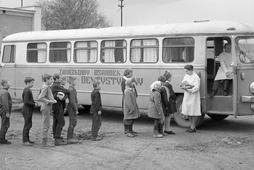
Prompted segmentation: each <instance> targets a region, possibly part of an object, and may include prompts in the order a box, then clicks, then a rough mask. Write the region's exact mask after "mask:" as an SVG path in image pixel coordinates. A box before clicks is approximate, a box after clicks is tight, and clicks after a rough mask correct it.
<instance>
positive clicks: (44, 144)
mask: <svg viewBox="0 0 254 170" xmlns="http://www.w3.org/2000/svg"><path fill="white" fill-rule="evenodd" d="M47 142H48V139H47V138H42V146H43V147H47V146H48V145H47Z"/></svg>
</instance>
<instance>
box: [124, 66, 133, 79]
mask: <svg viewBox="0 0 254 170" xmlns="http://www.w3.org/2000/svg"><path fill="white" fill-rule="evenodd" d="M123 75H124V76H125V77H127V78H130V77H132V76H133V71H132V70H131V69H129V68H127V69H126V70H124V73H123Z"/></svg>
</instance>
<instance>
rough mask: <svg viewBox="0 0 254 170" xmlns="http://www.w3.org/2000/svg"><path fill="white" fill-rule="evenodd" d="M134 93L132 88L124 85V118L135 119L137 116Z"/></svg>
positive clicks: (137, 110)
mask: <svg viewBox="0 0 254 170" xmlns="http://www.w3.org/2000/svg"><path fill="white" fill-rule="evenodd" d="M136 97H137V96H136V94H135V92H134V90H133V88H129V87H126V89H125V90H124V119H125V120H126V119H137V118H138V116H139V109H138V104H137V101H136Z"/></svg>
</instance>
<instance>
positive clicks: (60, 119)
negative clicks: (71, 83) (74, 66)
mask: <svg viewBox="0 0 254 170" xmlns="http://www.w3.org/2000/svg"><path fill="white" fill-rule="evenodd" d="M53 78H54V83H53V85H52V86H51V90H52V93H53V96H54V98H55V100H56V101H57V102H56V103H55V104H53V107H52V109H53V136H54V138H55V145H56V146H59V145H65V144H66V141H64V140H63V137H61V134H62V129H63V127H64V124H65V120H64V107H65V99H66V98H67V96H68V94H69V91H68V90H67V89H65V88H64V87H63V86H62V84H63V79H62V77H61V75H60V74H58V73H56V74H54V76H53Z"/></svg>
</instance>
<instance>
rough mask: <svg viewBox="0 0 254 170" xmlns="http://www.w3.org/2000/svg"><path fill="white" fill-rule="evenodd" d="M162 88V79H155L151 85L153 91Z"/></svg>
mask: <svg viewBox="0 0 254 170" xmlns="http://www.w3.org/2000/svg"><path fill="white" fill-rule="evenodd" d="M160 89H161V82H160V81H155V82H153V83H152V84H151V86H150V90H151V91H160Z"/></svg>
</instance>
